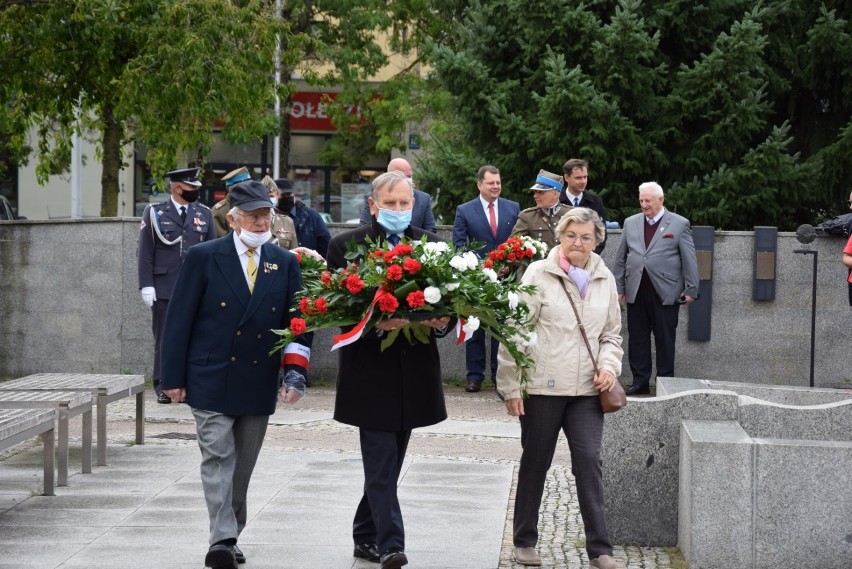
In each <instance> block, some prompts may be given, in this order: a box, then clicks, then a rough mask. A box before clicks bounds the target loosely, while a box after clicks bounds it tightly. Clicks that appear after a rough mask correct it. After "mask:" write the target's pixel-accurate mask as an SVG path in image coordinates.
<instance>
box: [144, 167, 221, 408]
mask: <svg viewBox="0 0 852 569" xmlns="http://www.w3.org/2000/svg"><path fill="white" fill-rule="evenodd" d="M166 177H167V178H168V179H169V191H170V192H171V194H172V195H171V197H170V198H169V199H167V200H165V201H162V202H159V203H155V204H152V205H149V206H147V207H146V208H145V211H144V212H143V213H142V223H141V224H140V226H139V260H138V261H139V291H140V292H141V293H142V300H143V301H144V302H145V304H147V305H148V306H149V307H150V308H151V315H152V326H151V328H152V330H153V331H154V371H153V374H154V390H155V391H156V392H157V402H158V403H164V404H165V403H171V402H172V400H171V399H170V398H169V396H168V395H166V394H165V393H163V389H162V387H161V386H160V382H161V380H162V372H161V370H160V350H161V348H162V341H163V340H162V339H163V325H164V323H165V321H166V309H167V308H168V305H169V298H170V297H171V295H172V289H173V288H174V286H175V280H177V275H178V270H179V269H180V267H181V264H182V263H183V259H184V256H185V255H186V251H187V249H189V248H190V247H191V246H193V245H195V244H197V243H201V242H202V241H208V240H210V239H215V238H216V229H215V228H214V227H213V215H212V214H211V213H210V208H208V207H207V206H206V205H204V204H201V203H197V201H196V200H198V193H199V187H201V182H199V181H198V168H186V169H184V170H174V171H172V172H169V173H168V174H166Z"/></svg>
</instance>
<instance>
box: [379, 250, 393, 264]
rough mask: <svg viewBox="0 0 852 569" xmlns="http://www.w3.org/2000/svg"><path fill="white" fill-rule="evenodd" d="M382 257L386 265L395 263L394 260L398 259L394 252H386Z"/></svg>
mask: <svg viewBox="0 0 852 569" xmlns="http://www.w3.org/2000/svg"><path fill="white" fill-rule="evenodd" d="M382 256H383V257H384V258H385V263H387V264H388V265H390V264H391V263H393V261H394V259H396V253H394V252H393V251H385V252H384V253H382Z"/></svg>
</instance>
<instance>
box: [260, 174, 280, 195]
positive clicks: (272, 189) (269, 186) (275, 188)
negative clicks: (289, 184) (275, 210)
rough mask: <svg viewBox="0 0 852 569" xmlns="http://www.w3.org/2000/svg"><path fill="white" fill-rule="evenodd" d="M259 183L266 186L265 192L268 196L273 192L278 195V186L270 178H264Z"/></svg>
mask: <svg viewBox="0 0 852 569" xmlns="http://www.w3.org/2000/svg"><path fill="white" fill-rule="evenodd" d="M260 183H261V184H263V185H264V186H266V191H267V192H269V193H270V194H271V193H272V192H275V193H276V194H277V193H278V186H277V185H276V184H275V180H273V179H272V177H271V176H264V177H263V179H262V180H261V181H260Z"/></svg>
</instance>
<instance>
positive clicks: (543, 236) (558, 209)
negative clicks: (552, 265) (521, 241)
mask: <svg viewBox="0 0 852 569" xmlns="http://www.w3.org/2000/svg"><path fill="white" fill-rule="evenodd" d="M561 189H562V176H559V175H557V174H553V173H552V172H548V171H547V170H539V172H538V176H536V179H535V184H533V186H532V187H531V188H530V190H532V192H533V199H534V200H535V207H528V208H527V209H525V210H522V211H521V213H519V214H518V221H516V222H515V227H514V228H512V235H526V236H527V237H532V238H533V239H537V240H538V241H541V242H542V243H545V244H546V245H547V250H548V251H550V250H551V249H553V247H554V246H555V245H556V244H557V243H559V239H558V238H557V236H556V226H557V225H558V224H559V220H560V219H562V216H563V215H565V212H567V211H568V210H569V209H570V207H566V206H562V205H560V204H559V191H560V190H561Z"/></svg>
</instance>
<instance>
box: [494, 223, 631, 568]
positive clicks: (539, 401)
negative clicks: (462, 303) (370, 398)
mask: <svg viewBox="0 0 852 569" xmlns="http://www.w3.org/2000/svg"><path fill="white" fill-rule="evenodd" d="M556 233H557V235H558V236H559V245H558V246H557V247H555V248H554V249H553V250H552V251H551V252H550V254H549V255H548V257H547V259H544V260H542V261H537V262H535V263H532V264H531V265H530V266H529V267H528V268H527V270H526V272H525V273H524V276H523V283H524V284H528V285H535V286H536V293H535V294H533V295H526V296H524V297H523V300H524V301H525V302H526V303H527V305H528V306H529V307H530V315H531V318H532V324H533V325H534V327H535V332H536V336H537V340H536V342H535V343H533V344H532V345H530V346H528V347H527V348H526V351H527V353H528V354H529V355H530V356H531V357H532V359H533V361H535V368H534V369H532V370H529V371H528V374H529V381H528V382H527V383H526V385H525V386H524V387H525V389H526V392H527V394H528V397H526V398H523V397H522V389H523V388H522V386H521V383H520V373H519V370H518V368H517V366H516V365H515V363H514V360H513V359H512V357H511V356H510V355H509V352H508V351H507V350H506V348H505V347H503V346H501V347H500V351H499V354H498V361H499V367H498V370H497V389H498V391H499V392H500V394H501V395H502V396H503V397H504V399H505V403H506V410H507V411H508V413H509V414H510V415H513V416H517V417H520V421H521V447H522V448H523V451H522V454H521V466H520V470H519V472H518V489H517V494H516V498H515V520H514V531H513V541H514V545H515V559H516V560H517V561H518V563H521V564H522V565H541V558H540V557H539V556H538V554H537V553H536V551H535V545H536V542H537V541H538V529H537V526H538V512H539V507H540V506H541V497H542V493H543V491H544V481H545V477H546V476H547V470H548V469H549V468H550V464H551V461H552V460H553V453H554V451H555V449H556V441H557V440H558V438H559V431H560V429H561V430H562V431H564V432H565V436H566V438H567V439H568V446H569V448H570V451H571V470H572V472H573V474H574V477H575V479H576V481H577V496H578V498H579V501H580V514H581V516H582V518H583V524H584V525H585V528H586V551H587V552H588V555H589V559H590V563H591V566H592V567H597V568H602V569H617V568H619V567H624V565H623V564H621V563H620V562H616V560H615V559H613V557H612V545H611V544H610V542H609V534H608V532H607V528H606V521H605V519H604V501H603V481H602V476H601V461H600V448H601V437H602V435H603V421H604V419H603V412H602V411H601V407H600V403H599V401H598V391H600V390H603V389H607V390H608V389H611V388H612V386H613V385H614V384H615V381H616V377H618V375H619V374H620V373H621V357H622V355H623V350H622V349H621V313H620V311H619V306H618V293H617V291H616V287H615V278H614V277H613V275H612V273H611V272H610V271H609V269H607V268H606V266H605V265H604V263H603V261H601V258H600V257H599V256H598V255H597V254H595V253H594V252H593V250H594V248H595V247H596V246H597V245H598V244H599V243H601V242H602V241H603V237H604V226H603V222H602V221H601V219H600V217H598V215H597V213H595V212H594V211H593V210H590V209H588V208H582V207H577V208H572V209H571V210H570V211H569V212H568V213H567V214H566V215H565V216H564V217H563V218H562V219H561V220H560V222H559V225H558V226H557V227H556ZM563 284H564V287H565V288H563ZM566 289H567V293H568V294H570V295H571V297H572V298H573V300H574V303H575V305H576V306H577V311H578V312H579V314H580V319H582V321H583V325H584V326H585V329H586V335H587V336H588V339H589V343H590V344H591V348H592V352H593V353H594V354H595V359H596V360H597V365H598V370H599V372H598V374H597V375H595V371H594V365H593V364H592V359H591V357H590V356H589V352H588V350H587V348H586V345H585V343H584V341H583V337H582V335H581V334H580V328H579V326H578V323H577V318H576V317H575V315H574V311H573V310H572V308H571V304H570V302H569V300H568V298H567V296H566Z"/></svg>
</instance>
